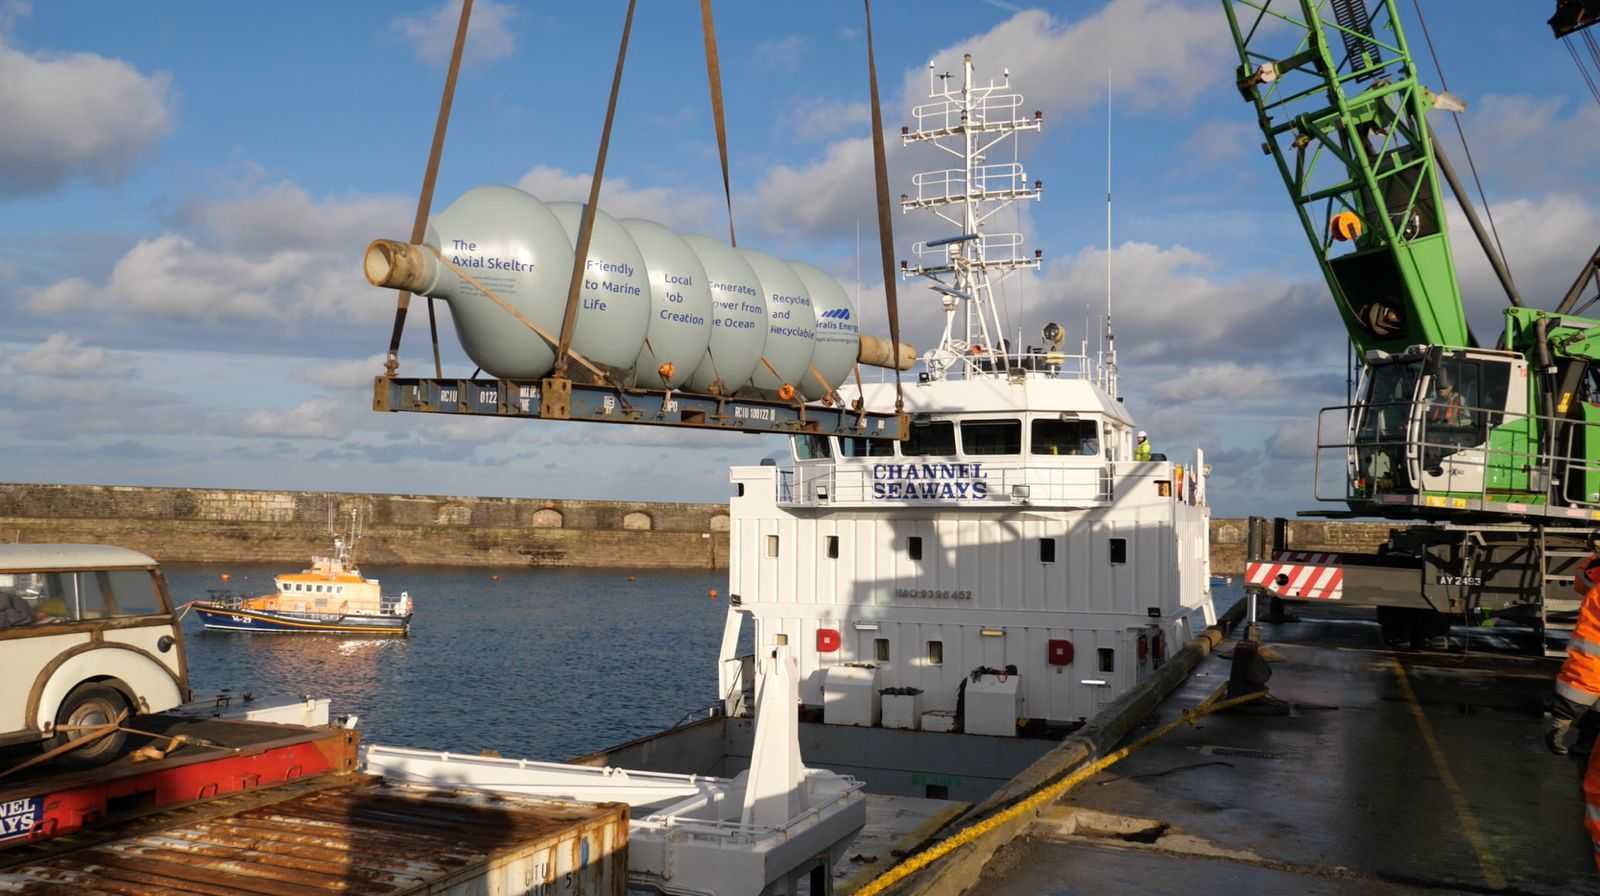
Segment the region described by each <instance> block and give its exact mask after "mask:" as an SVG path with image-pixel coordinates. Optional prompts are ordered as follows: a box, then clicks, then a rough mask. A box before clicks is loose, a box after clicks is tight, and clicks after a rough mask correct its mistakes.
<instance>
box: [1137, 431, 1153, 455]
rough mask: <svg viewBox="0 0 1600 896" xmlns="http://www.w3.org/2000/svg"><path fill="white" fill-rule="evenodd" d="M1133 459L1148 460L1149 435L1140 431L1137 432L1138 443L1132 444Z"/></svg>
mask: <svg viewBox="0 0 1600 896" xmlns="http://www.w3.org/2000/svg"><path fill="white" fill-rule="evenodd" d="M1133 459H1134V460H1149V459H1150V434H1149V433H1147V432H1145V431H1144V430H1142V429H1141V430H1139V441H1138V442H1136V443H1135V444H1134V446H1133Z"/></svg>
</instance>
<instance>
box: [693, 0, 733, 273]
mask: <svg viewBox="0 0 1600 896" xmlns="http://www.w3.org/2000/svg"><path fill="white" fill-rule="evenodd" d="M700 31H701V34H702V36H703V37H704V38H705V44H706V83H707V84H708V85H709V86H710V89H711V121H712V124H713V125H714V126H715V127H716V130H717V154H718V155H719V156H721V158H722V200H723V202H724V203H726V204H727V206H728V245H729V246H734V247H737V246H738V245H739V239H738V237H737V236H736V235H735V234H734V232H733V186H732V184H731V183H730V181H729V179H728V124H727V121H726V120H725V118H724V115H723V105H722V63H721V62H720V61H718V58H717V27H716V25H715V24H713V22H712V18H711V0H700Z"/></svg>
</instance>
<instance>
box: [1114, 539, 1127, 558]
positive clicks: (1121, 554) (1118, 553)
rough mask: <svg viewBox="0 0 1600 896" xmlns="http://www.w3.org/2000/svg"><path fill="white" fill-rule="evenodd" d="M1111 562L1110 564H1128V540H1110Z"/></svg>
mask: <svg viewBox="0 0 1600 896" xmlns="http://www.w3.org/2000/svg"><path fill="white" fill-rule="evenodd" d="M1111 562H1112V563H1127V562H1128V539H1126V538H1113V539H1111Z"/></svg>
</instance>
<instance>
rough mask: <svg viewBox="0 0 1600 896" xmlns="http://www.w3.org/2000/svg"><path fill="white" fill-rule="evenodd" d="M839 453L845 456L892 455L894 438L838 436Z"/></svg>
mask: <svg viewBox="0 0 1600 896" xmlns="http://www.w3.org/2000/svg"><path fill="white" fill-rule="evenodd" d="M839 453H840V454H841V455H843V456H845V457H892V456H894V440H893V439H864V438H861V437H860V436H840V437H839Z"/></svg>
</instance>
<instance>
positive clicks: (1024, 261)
mask: <svg viewBox="0 0 1600 896" xmlns="http://www.w3.org/2000/svg"><path fill="white" fill-rule="evenodd" d="M1009 80H1010V79H1009V73H1008V74H1007V75H1006V77H1005V78H1004V79H1003V80H1002V81H1001V82H998V83H996V82H993V81H991V82H989V83H987V84H983V85H980V84H977V83H976V82H975V81H974V78H973V68H972V60H971V57H970V56H969V57H966V58H965V59H964V60H963V64H962V71H961V73H960V74H959V75H958V76H955V77H954V81H955V83H954V84H952V83H951V82H952V76H949V75H936V74H935V73H934V72H933V71H932V69H931V67H930V72H929V83H930V94H931V100H930V101H929V102H928V103H926V104H924V105H921V106H918V107H917V108H916V109H915V111H914V116H915V124H914V125H913V126H912V127H909V128H907V129H905V131H904V132H903V139H904V140H905V142H906V143H918V142H927V143H932V144H934V145H935V146H937V147H939V148H940V149H943V150H945V151H946V152H948V153H950V154H951V155H952V156H953V157H954V158H955V159H957V160H958V161H959V163H960V167H956V168H950V169H945V170H940V171H931V172H926V173H922V174H918V175H916V177H915V178H914V179H913V189H914V192H913V193H908V194H906V195H905V196H903V197H902V198H901V208H902V211H904V212H914V211H928V212H931V213H933V214H936V215H938V216H939V217H940V218H942V219H943V220H944V221H947V222H949V223H950V224H951V225H952V226H953V228H954V229H955V233H954V234H953V235H952V236H951V237H950V238H947V239H943V240H935V241H929V242H926V243H919V244H917V245H916V246H915V247H914V254H915V255H916V256H917V257H918V263H917V264H915V265H912V264H903V265H902V270H903V273H904V274H905V275H906V277H907V278H922V279H925V280H927V281H928V283H929V285H930V286H931V287H932V294H933V295H935V296H937V298H938V300H939V301H940V302H941V304H942V307H943V310H944V327H943V332H942V334H941V337H940V341H939V344H938V346H937V347H936V348H934V349H932V350H931V351H929V352H928V353H926V354H925V355H924V356H923V358H922V363H921V365H920V369H919V371H918V372H917V373H916V375H915V378H914V380H913V381H910V382H907V383H905V384H904V389H903V402H904V410H905V412H906V413H907V414H909V415H910V419H911V428H910V437H909V438H908V439H907V440H906V441H904V442H902V443H895V442H892V441H887V440H873V439H861V438H842V439H841V438H831V437H813V436H803V437H797V438H795V439H794V440H793V442H792V446H791V447H792V454H791V457H792V463H790V464H788V465H785V466H779V465H777V464H774V463H765V464H762V465H759V466H748V467H735V468H734V469H733V470H732V471H731V477H730V478H731V480H732V485H733V497H732V498H731V500H730V503H729V507H730V520H731V532H730V538H731V552H730V570H729V585H728V592H729V598H728V602H729V608H728V614H727V620H726V624H725V627H724V632H723V637H722V646H721V651H720V655H719V656H718V657H717V680H718V693H717V694H716V695H715V696H716V702H715V704H714V705H713V706H712V708H711V711H710V712H709V713H708V715H707V717H706V718H704V719H701V720H699V721H697V722H693V723H691V724H687V725H681V726H679V727H675V728H673V729H670V730H668V731H665V732H662V733H659V734H656V735H652V736H650V737H646V738H643V739H641V740H638V741H634V742H632V743H628V744H623V745H621V746H618V747H615V748H613V749H610V750H607V751H603V752H601V753H598V754H595V755H593V756H589V757H584V758H581V759H579V760H577V761H576V763H575V764H571V765H559V764H547V763H529V762H526V761H521V760H510V759H498V758H476V757H461V756H453V755H450V754H437V753H429V752H426V751H417V750H403V749H397V748H388V747H372V748H370V749H369V753H368V768H369V770H370V771H374V772H378V773H381V774H383V775H385V776H386V777H389V778H392V779H396V780H402V781H411V782H418V783H429V782H439V781H450V782H454V783H467V784H470V785H473V786H477V787H481V788H483V789H486V790H492V791H498V792H504V793H516V794H522V795H544V796H558V797H568V798H591V799H601V798H603V799H621V800H626V801H628V802H630V803H631V804H632V805H633V806H634V814H633V819H634V821H633V830H632V832H631V833H630V838H631V839H630V845H629V849H630V860H629V861H630V869H631V870H630V881H631V886H632V887H634V888H636V889H637V890H638V891H640V892H662V893H697V894H699V893H717V894H724V896H729V894H738V893H756V892H760V893H763V894H768V893H770V894H788V893H793V892H799V891H800V888H801V887H802V886H804V887H806V888H807V891H808V892H810V893H812V894H821V893H825V892H832V888H833V886H834V884H835V877H841V874H840V872H839V870H838V869H840V868H845V867H847V866H848V860H847V859H846V858H845V857H846V856H847V855H853V854H856V853H858V852H865V853H874V854H877V855H878V856H879V859H880V861H883V862H888V861H891V859H890V855H891V851H892V850H893V849H894V848H895V847H896V846H899V845H903V842H904V841H903V838H904V836H905V835H906V834H908V833H909V832H910V830H911V828H914V827H917V826H919V825H920V826H922V827H923V828H925V829H928V830H931V827H930V825H931V826H932V827H937V823H938V822H939V821H941V820H948V819H949V818H951V817H954V815H956V814H958V813H959V812H960V811H961V810H962V809H964V808H966V807H967V806H969V805H971V804H973V803H975V802H978V801H980V800H982V799H983V798H985V797H986V796H988V795H989V794H990V793H992V792H994V791H995V790H996V789H998V788H999V787H1000V786H1001V785H1002V784H1004V783H1005V782H1006V781H1007V780H1009V779H1010V778H1011V777H1013V776H1014V775H1016V774H1017V773H1018V772H1020V771H1021V770H1022V769H1023V768H1025V767H1026V766H1027V765H1028V764H1029V763H1031V762H1032V761H1034V760H1035V759H1037V758H1038V757H1039V756H1041V755H1043V754H1044V753H1045V752H1047V751H1048V750H1049V749H1050V748H1051V747H1052V746H1054V745H1055V743H1057V742H1058V741H1059V740H1060V738H1061V737H1062V736H1063V735H1065V734H1067V733H1068V732H1070V731H1071V730H1072V729H1074V728H1075V727H1076V726H1079V725H1081V724H1083V723H1084V721H1085V720H1087V719H1088V718H1090V717H1092V716H1094V715H1095V713H1096V712H1097V711H1098V710H1100V709H1101V708H1103V707H1105V706H1106V705H1107V704H1108V703H1110V702H1111V701H1113V700H1115V699H1117V698H1118V697H1119V696H1121V695H1122V694H1124V693H1126V692H1128V691H1129V690H1130V689H1131V688H1133V687H1134V686H1136V685H1137V684H1138V683H1140V682H1141V681H1143V680H1144V679H1145V678H1147V677H1148V676H1149V675H1151V674H1152V673H1153V672H1154V671H1155V670H1156V669H1157V668H1159V667H1160V665H1161V664H1162V662H1163V661H1164V659H1165V657H1166V655H1167V653H1168V652H1169V651H1172V650H1175V649H1176V648H1177V647H1179V646H1181V645H1182V644H1183V642H1184V641H1185V640H1187V639H1188V638H1189V637H1190V636H1191V635H1193V634H1196V633H1198V631H1199V630H1200V629H1201V628H1204V627H1205V626H1206V625H1208V624H1210V623H1212V622H1214V621H1215V611H1214V609H1213V605H1212V599H1211V576H1210V568H1209V557H1210V539H1209V525H1208V524H1209V518H1210V511H1209V508H1208V506H1207V502H1206V466H1205V462H1204V458H1203V457H1202V456H1199V454H1198V453H1197V455H1196V456H1195V457H1194V458H1192V459H1187V458H1186V459H1184V461H1183V462H1178V461H1175V460H1171V459H1168V458H1165V457H1163V456H1161V455H1159V454H1157V455H1152V456H1151V457H1150V458H1149V459H1147V460H1145V459H1136V457H1135V436H1136V434H1137V432H1138V430H1137V425H1136V423H1135V422H1134V420H1133V418H1132V417H1131V416H1130V415H1129V413H1128V411H1127V409H1126V408H1125V407H1124V405H1123V402H1122V400H1121V396H1120V394H1119V393H1118V386H1117V367H1116V352H1115V347H1114V346H1115V343H1114V340H1113V339H1112V337H1111V329H1110V317H1109V310H1108V314H1107V317H1106V319H1105V334H1104V337H1103V339H1104V342H1103V347H1102V348H1100V349H1099V350H1098V351H1096V352H1095V353H1094V354H1093V355H1092V356H1091V353H1090V349H1089V339H1088V338H1087V335H1088V334H1082V335H1080V337H1079V339H1078V340H1077V351H1076V352H1069V351H1066V350H1063V348H1062V344H1063V343H1064V342H1065V341H1066V340H1065V338H1064V336H1065V333H1064V330H1063V328H1062V327H1061V326H1060V325H1059V324H1056V323H1049V324H1047V325H1046V326H1044V327H1042V329H1041V334H1042V336H1043V338H1042V340H1041V345H1040V346H1038V347H1026V346H1021V345H1019V346H1016V347H1011V348H1008V346H1007V340H1006V339H1005V337H1004V336H1003V335H1002V334H1003V333H1005V332H1007V327H1006V323H1007V322H1006V321H1005V320H1003V318H1002V316H1001V313H1000V312H1001V307H1000V305H1001V303H999V302H997V301H996V290H997V287H999V285H1000V283H1001V281H1002V280H1004V279H1005V278H1006V277H1009V276H1012V275H1015V274H1016V273H1018V272H1020V271H1024V270H1031V269H1035V268H1037V267H1038V265H1039V254H1038V253H1031V252H1025V251H1024V249H1023V238H1022V235H1021V234H1019V233H1002V232H994V231H992V230H991V229H990V228H989V226H988V225H989V224H990V222H992V221H994V220H995V215H996V213H997V212H999V211H1001V210H1003V209H1006V208H1008V207H1010V206H1012V205H1013V204H1015V203H1018V202H1025V201H1035V200H1038V199H1039V197H1040V193H1041V189H1042V187H1041V185H1040V184H1039V183H1038V182H1034V181H1030V180H1029V179H1028V175H1027V173H1026V171H1025V170H1024V168H1023V166H1022V164H1021V162H1020V161H1017V160H1016V159H1017V155H1016V153H1015V142H1016V140H1017V137H1018V135H1019V134H1022V133H1025V132H1032V131H1038V130H1039V129H1040V127H1041V126H1042V119H1041V117H1040V116H1039V115H1038V114H1037V113H1034V114H1031V115H1026V114H1024V113H1023V105H1022V103H1023V100H1022V97H1021V95H1020V94H1017V93H1014V92H1012V91H1011V90H1010V84H1009ZM991 159H1009V161H998V162H996V161H990V160H991ZM1108 222H1109V216H1108ZM1108 230H1109V224H1108ZM1108 236H1109V233H1108ZM1059 310H1060V311H1061V312H1066V311H1067V310H1068V309H1065V308H1061V309H1059ZM1020 341H1021V340H1020V339H1019V342H1020ZM840 393H841V395H842V397H843V398H844V399H845V401H847V402H851V401H854V400H855V399H860V400H861V401H862V402H863V406H864V407H866V408H870V409H874V410H878V409H884V408H892V407H894V406H895V401H896V395H897V390H896V386H895V384H893V383H874V384H866V385H861V386H859V387H850V388H841V389H840ZM708 696H709V695H708ZM869 804H876V805H877V806H878V810H877V811H876V812H871V813H869V812H868V808H867V807H868V805H869ZM858 834H859V838H858ZM868 844H870V845H868ZM846 876H847V875H846Z"/></svg>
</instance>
